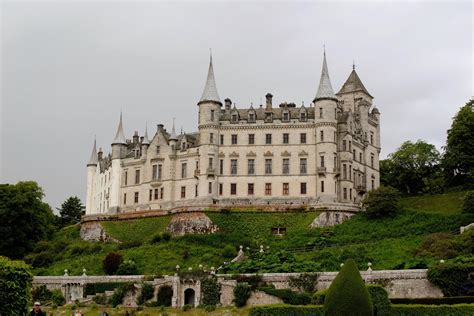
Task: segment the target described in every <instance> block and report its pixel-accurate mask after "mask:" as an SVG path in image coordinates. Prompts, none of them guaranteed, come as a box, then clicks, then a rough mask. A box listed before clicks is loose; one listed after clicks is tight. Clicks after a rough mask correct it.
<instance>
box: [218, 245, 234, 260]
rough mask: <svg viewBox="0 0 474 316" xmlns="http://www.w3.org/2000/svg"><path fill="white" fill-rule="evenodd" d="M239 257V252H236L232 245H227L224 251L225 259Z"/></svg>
mask: <svg viewBox="0 0 474 316" xmlns="http://www.w3.org/2000/svg"><path fill="white" fill-rule="evenodd" d="M236 255H237V251H236V250H235V247H234V246H232V245H225V247H224V248H223V249H222V256H223V257H224V258H227V259H230V258H234V257H235V256H236Z"/></svg>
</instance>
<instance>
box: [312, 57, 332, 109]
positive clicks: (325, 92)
mask: <svg viewBox="0 0 474 316" xmlns="http://www.w3.org/2000/svg"><path fill="white" fill-rule="evenodd" d="M322 99H333V100H336V101H337V97H336V95H335V94H334V91H333V90H332V85H331V79H330V78H329V71H328V64H327V62H326V51H324V59H323V69H322V71H321V79H320V80H319V87H318V92H317V93H316V97H315V98H314V100H313V101H318V100H322Z"/></svg>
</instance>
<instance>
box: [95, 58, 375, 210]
mask: <svg viewBox="0 0 474 316" xmlns="http://www.w3.org/2000/svg"><path fill="white" fill-rule="evenodd" d="M272 97H273V96H272V95H271V94H270V93H269V94H267V95H266V102H265V105H260V106H258V107H255V108H254V107H253V106H252V105H251V106H250V107H248V108H246V109H242V108H240V109H238V108H236V106H235V104H234V105H232V102H231V100H230V99H225V100H224V104H223V103H222V102H221V99H220V97H219V94H218V92H217V87H216V81H215V77H214V69H213V64H212V57H211V60H210V64H209V72H208V75H207V80H206V84H205V87H204V92H203V94H202V97H201V99H200V100H199V102H198V103H197V105H198V107H199V118H198V131H197V132H195V133H184V134H183V133H181V134H180V135H177V134H176V131H175V127H174V122H173V127H172V130H171V132H167V131H166V129H165V128H164V126H163V125H162V124H159V125H158V126H157V129H156V132H155V133H154V135H153V137H151V139H150V138H149V136H148V131H147V130H145V133H144V135H143V136H139V134H138V132H135V134H134V135H133V137H132V138H131V139H127V138H126V137H125V134H124V131H123V125H122V115H120V121H119V125H118V129H117V133H116V135H115V138H114V140H113V142H112V145H111V147H112V150H111V153H109V154H108V155H104V153H103V152H102V150H101V149H100V150H99V151H98V152H97V149H96V144H95V142H94V147H93V150H92V154H91V157H90V159H89V162H88V164H87V198H86V199H87V201H86V215H89V214H100V213H117V212H132V211H139V210H160V209H161V210H166V209H168V210H169V209H173V208H184V207H203V208H205V207H210V206H216V205H217V206H219V205H222V206H224V205H237V206H242V205H252V206H256V205H280V206H281V205H305V206H308V207H314V208H324V209H335V210H345V209H352V210H354V209H357V206H358V205H359V204H360V201H361V199H362V197H363V196H364V194H365V193H366V192H367V191H369V190H372V189H374V188H377V187H378V186H379V183H380V174H379V153H380V148H381V147H380V113H379V111H378V110H377V108H376V107H375V106H373V105H372V100H373V97H372V96H371V95H370V94H369V92H368V91H367V89H366V88H365V87H364V85H363V84H362V81H361V80H360V78H359V76H358V75H357V73H356V71H355V69H354V67H353V70H352V72H351V73H350V75H349V77H348V79H347V80H346V82H345V83H344V84H343V86H342V88H341V89H340V90H339V92H337V93H334V92H333V89H332V86H331V81H330V77H329V72H328V67H327V62H326V54H324V59H323V66H322V72H321V79H320V82H319V87H318V91H317V93H316V96H315V98H314V100H313V102H312V103H311V104H310V105H309V106H304V104H303V105H301V106H297V105H295V104H294V103H282V104H279V105H278V106H275V105H274V104H273V101H272Z"/></svg>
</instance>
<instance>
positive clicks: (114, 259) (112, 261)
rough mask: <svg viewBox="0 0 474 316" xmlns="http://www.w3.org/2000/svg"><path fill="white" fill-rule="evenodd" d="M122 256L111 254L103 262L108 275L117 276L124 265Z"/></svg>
mask: <svg viewBox="0 0 474 316" xmlns="http://www.w3.org/2000/svg"><path fill="white" fill-rule="evenodd" d="M122 260H123V259H122V255H121V254H119V253H116V252H109V253H108V254H107V255H106V256H105V258H104V260H103V261H102V267H103V269H104V272H105V273H106V274H108V275H112V274H115V273H116V272H117V270H118V268H119V266H120V264H121V263H122Z"/></svg>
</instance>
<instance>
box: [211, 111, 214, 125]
mask: <svg viewBox="0 0 474 316" xmlns="http://www.w3.org/2000/svg"><path fill="white" fill-rule="evenodd" d="M211 121H213V122H214V110H211Z"/></svg>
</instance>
